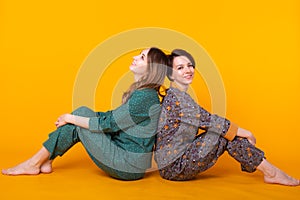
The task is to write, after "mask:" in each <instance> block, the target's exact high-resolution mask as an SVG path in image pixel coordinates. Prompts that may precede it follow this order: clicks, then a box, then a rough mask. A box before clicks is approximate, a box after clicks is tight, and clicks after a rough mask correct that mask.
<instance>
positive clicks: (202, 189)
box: [0, 0, 300, 199]
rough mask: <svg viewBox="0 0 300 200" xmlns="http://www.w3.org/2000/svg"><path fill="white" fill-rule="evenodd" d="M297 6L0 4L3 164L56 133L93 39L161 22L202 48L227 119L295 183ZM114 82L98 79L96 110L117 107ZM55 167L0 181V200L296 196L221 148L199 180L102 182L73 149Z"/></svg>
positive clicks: (202, 97) (197, 85) (205, 100)
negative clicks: (218, 80)
mask: <svg viewBox="0 0 300 200" xmlns="http://www.w3.org/2000/svg"><path fill="white" fill-rule="evenodd" d="M299 11H300V2H299V1H297V0H294V1H293V0H285V1H258V0H255V1H238V0H237V1H233V0H230V1H225V0H224V1H199V0H186V1H161V0H152V1H105V2H104V1H96V0H95V1H93V0H85V1H57V0H54V1H49V2H48V1H46V2H43V1H34V0H28V1H17V2H14V1H7V0H1V1H0V67H1V75H0V76H1V78H0V90H1V98H0V112H1V119H0V122H1V133H0V134H1V140H0V151H1V160H0V168H6V167H9V166H11V165H14V164H16V163H18V162H20V161H22V160H24V159H26V158H28V157H29V156H30V155H32V154H33V153H34V152H35V151H36V150H38V149H39V148H40V147H41V143H42V142H43V141H44V140H45V139H46V138H47V134H48V133H49V132H50V131H52V130H54V128H55V127H54V121H55V120H56V119H57V117H58V116H59V115H60V114H63V113H67V112H71V110H72V109H73V108H72V91H73V85H74V82H75V79H76V75H77V73H78V70H79V69H80V66H81V63H82V62H83V61H84V60H85V58H86V57H87V56H88V54H89V53H90V52H91V51H92V50H93V49H94V48H95V47H96V46H97V45H98V44H100V43H101V42H103V41H104V40H106V39H107V38H109V37H111V36H113V35H115V34H118V33H120V32H123V31H126V30H131V29H135V28H143V27H161V28H167V29H171V30H175V31H178V32H180V33H183V34H185V35H187V36H189V37H191V38H192V39H194V40H195V41H197V42H198V43H199V44H200V45H202V47H203V48H205V49H206V51H207V52H208V54H209V55H210V56H211V58H212V59H213V60H214V62H215V63H216V65H217V67H218V69H219V71H220V74H221V76H222V79H223V82H224V87H225V89H226V96H227V115H226V117H227V118H229V119H230V120H231V121H233V122H235V123H237V124H238V125H240V126H241V127H243V128H246V129H249V130H251V131H252V132H253V133H254V135H255V136H256V138H257V146H258V147H259V148H261V149H263V150H264V151H265V153H266V156H267V158H268V159H269V160H270V161H271V162H272V163H274V164H276V165H277V166H279V167H280V168H282V169H284V170H285V171H287V172H288V173H290V174H292V175H294V176H296V177H298V178H300V172H299V167H298V166H299V164H300V158H299V139H300V131H299V113H300V105H299V102H300V93H299V90H300V59H299V52H300V37H299V35H300V12H299ZM141 37H143V36H141ZM145 40H147V38H145ZM128 42H130V41H128ZM174 42H175V43H176V41H174ZM119 45H120V46H122V45H123V44H119ZM178 47H180V44H178ZM114 48H118V46H116V47H114ZM135 53H137V51H133V52H131V53H128V54H126V55H124V56H122V57H121V58H120V59H118V60H116V61H115V62H114V63H112V66H115V67H118V68H119V69H120V71H118V72H116V71H115V72H109V71H108V72H107V73H108V74H107V76H109V78H110V79H111V82H113V81H116V80H117V79H118V78H119V75H122V73H125V72H126V71H128V67H129V64H130V63H131V61H132V56H133V55H134V54H135ZM197 64H199V65H201V63H197ZM201 67H202V66H201ZM203 67H205V66H203ZM109 73H110V74H109ZM196 78H197V79H196V80H195V82H194V83H193V88H194V89H195V90H196V91H197V97H198V99H199V101H200V102H201V104H202V105H203V106H204V107H206V108H207V109H208V110H210V108H211V104H210V97H209V93H208V91H207V86H205V84H204V83H203V81H201V77H200V76H197V77H196ZM110 79H108V80H110ZM111 82H109V81H105V82H101V83H100V85H99V86H98V89H97V92H96V94H95V101H96V102H97V105H96V106H95V109H96V110H108V109H111V108H113V107H114V105H113V104H114V103H112V102H115V101H116V100H115V99H112V98H111V96H112V89H113V88H112V87H113V86H112V85H110V84H111ZM83 161H84V162H83ZM54 170H55V173H52V174H51V175H41V176H39V177H24V176H22V177H6V176H0V186H1V193H0V197H1V199H3V198H2V197H5V199H8V198H11V199H12V198H21V197H22V198H23V197H25V198H26V197H31V199H41V198H44V199H50V198H54V197H59V198H65V199H70V198H73V199H77V198H78V199H82V198H83V197H85V198H87V199H88V198H90V199H94V198H102V197H104V196H105V197H106V198H108V197H110V199H114V198H115V199H153V198H156V199H167V198H169V199H183V198H192V197H193V198H199V199H200V198H210V199H213V198H214V197H215V198H216V199H217V198H221V197H222V198H223V199H229V198H231V199H235V198H236V199H240V198H241V197H242V198H245V199H247V198H249V199H250V198H256V199H258V198H261V199H282V198H283V197H285V198H287V199H298V197H299V196H300V192H299V188H288V187H281V186H274V185H266V184H264V183H263V180H262V177H261V175H260V174H259V173H254V174H252V175H248V174H245V173H242V172H240V169H239V166H238V164H237V163H236V162H235V161H234V160H232V159H231V158H229V157H228V156H227V155H226V154H225V155H224V157H223V158H222V159H221V160H220V161H219V162H218V163H217V166H215V168H214V169H211V170H209V171H208V172H207V173H204V175H203V176H202V178H201V176H200V178H199V180H196V181H190V182H183V183H182V182H180V183H174V182H168V181H164V180H162V179H161V178H160V177H159V175H158V173H157V172H152V173H149V174H148V175H147V176H146V178H145V179H144V180H141V181H137V182H129V183H128V182H120V181H116V180H113V179H110V178H108V177H106V176H105V175H104V174H103V173H101V172H100V173H99V170H97V168H96V167H95V166H94V165H93V164H92V162H91V161H90V160H89V158H88V157H87V156H86V154H85V152H84V150H83V149H82V147H80V145H78V146H76V147H75V148H74V150H72V152H70V153H68V154H66V156H65V157H63V158H58V160H57V162H55V163H54ZM267 189H269V190H271V192H267V191H266V190H267ZM287 195H288V196H287Z"/></svg>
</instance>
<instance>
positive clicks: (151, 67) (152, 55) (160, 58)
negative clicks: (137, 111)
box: [122, 47, 168, 104]
mask: <svg viewBox="0 0 300 200" xmlns="http://www.w3.org/2000/svg"><path fill="white" fill-rule="evenodd" d="M167 66H168V58H167V55H166V54H165V53H164V52H163V51H162V50H160V49H158V48H156V47H152V48H150V50H149V51H148V54H147V73H146V74H145V75H144V76H142V77H141V78H140V79H139V80H138V81H136V82H134V83H132V84H131V85H130V87H129V88H128V90H127V91H126V92H124V94H123V97H122V103H123V104H124V103H126V102H127V101H128V99H129V98H130V96H131V94H132V93H133V91H135V90H138V89H142V88H154V89H155V90H156V91H157V92H158V94H159V95H162V94H161V93H160V87H161V86H162V85H163V83H164V79H165V77H166V74H167Z"/></svg>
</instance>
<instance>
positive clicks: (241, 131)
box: [236, 128, 256, 146]
mask: <svg viewBox="0 0 300 200" xmlns="http://www.w3.org/2000/svg"><path fill="white" fill-rule="evenodd" d="M236 135H237V136H239V137H243V138H247V139H248V141H249V142H250V143H251V144H252V145H254V146H255V144H256V139H255V137H254V135H253V134H252V133H251V132H250V131H248V130H246V129H243V128H239V129H238V132H237V134H236Z"/></svg>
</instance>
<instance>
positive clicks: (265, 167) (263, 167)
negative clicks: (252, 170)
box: [257, 159, 276, 178]
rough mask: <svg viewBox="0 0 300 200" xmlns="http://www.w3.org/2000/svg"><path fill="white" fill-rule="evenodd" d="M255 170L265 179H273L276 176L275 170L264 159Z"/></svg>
mask: <svg viewBox="0 0 300 200" xmlns="http://www.w3.org/2000/svg"><path fill="white" fill-rule="evenodd" d="M257 169H258V170H259V171H261V172H262V173H263V174H264V176H266V177H269V178H273V177H275V176H276V168H275V167H274V166H273V165H272V164H271V163H269V162H268V161H267V160H265V159H264V160H263V161H262V162H261V164H260V165H259V166H258V167H257Z"/></svg>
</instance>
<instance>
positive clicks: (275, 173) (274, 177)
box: [257, 159, 300, 186]
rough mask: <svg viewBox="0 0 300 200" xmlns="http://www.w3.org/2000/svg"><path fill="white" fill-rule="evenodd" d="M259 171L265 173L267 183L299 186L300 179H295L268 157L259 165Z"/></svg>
mask: <svg viewBox="0 0 300 200" xmlns="http://www.w3.org/2000/svg"><path fill="white" fill-rule="evenodd" d="M257 169H258V170H259V171H261V172H262V173H263V174H264V180H265V182H266V183H273V184H280V185H287V186H298V185H300V180H298V179H295V178H293V177H291V176H289V175H287V174H286V173H285V172H283V171H281V170H280V169H278V168H277V167H275V166H274V165H272V164H271V163H269V162H268V161H267V160H266V159H263V161H262V162H261V164H260V165H259V166H258V167H257Z"/></svg>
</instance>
